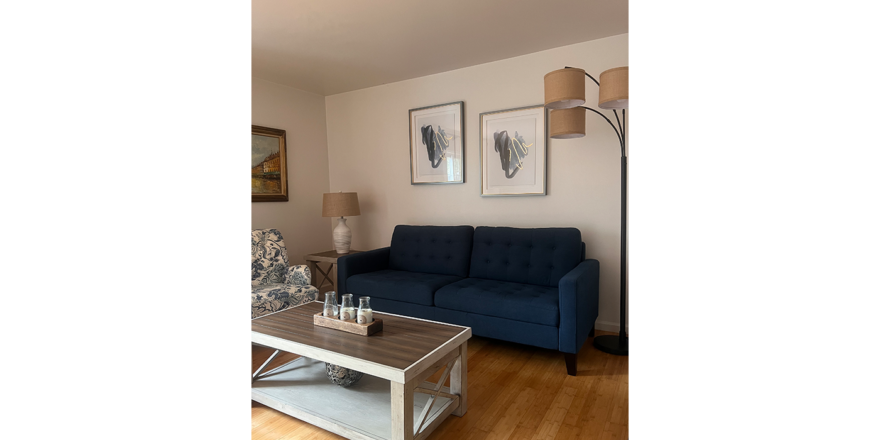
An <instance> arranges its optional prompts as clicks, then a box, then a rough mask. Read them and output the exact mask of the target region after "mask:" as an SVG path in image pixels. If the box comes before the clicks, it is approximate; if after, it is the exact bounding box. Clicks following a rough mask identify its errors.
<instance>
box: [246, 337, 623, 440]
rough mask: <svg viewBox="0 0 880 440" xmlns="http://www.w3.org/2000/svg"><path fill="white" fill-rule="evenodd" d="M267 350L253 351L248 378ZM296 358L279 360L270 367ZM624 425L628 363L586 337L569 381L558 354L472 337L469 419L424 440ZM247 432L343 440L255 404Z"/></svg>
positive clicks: (609, 430)
mask: <svg viewBox="0 0 880 440" xmlns="http://www.w3.org/2000/svg"><path fill="white" fill-rule="evenodd" d="M596 334H598V335H602V334H612V333H610V332H602V331H596ZM272 351H273V350H271V349H268V348H262V347H253V349H252V354H253V356H252V357H253V371H256V369H257V368H259V366H260V365H262V363H263V362H265V360H266V359H267V358H268V357H269V355H271V354H272ZM296 358H297V356H296V355H292V354H289V353H285V354H283V355H279V356H278V358H276V359H275V360H274V361H273V362H272V364H271V365H270V366H269V368H274V367H275V366H277V365H283V364H284V363H287V362H289V361H291V360H293V359H296ZM435 376H436V377H432V378H431V379H429V380H431V381H437V380H438V379H439V373H438V374H437V375H435ZM447 385H448V380H447ZM628 421H629V358H628V357H626V356H613V355H610V354H606V353H602V352H600V351H598V350H596V349H595V348H593V342H592V338H591V339H590V340H588V341H587V343H586V344H584V347H583V348H582V349H581V352H580V353H578V374H577V376H575V377H572V376H569V375H567V374H566V373H565V360H564V359H563V356H562V354H561V353H559V352H557V351H552V350H545V349H540V348H534V347H529V346H525V345H520V344H513V343H508V342H503V341H498V340H494V339H487V338H480V337H476V336H475V337H473V338H472V339H470V340H469V341H468V412H467V414H465V415H464V417H455V416H449V418H448V419H446V420H445V421H444V422H443V423H442V424H441V425H440V426H439V427H438V428H437V430H436V431H434V432H433V433H432V434H431V436H430V437H428V438H429V439H430V440H453V439H455V440H457V439H462V440H478V439H491V440H502V439H564V440H567V439H598V440H610V439H626V438H628V436H629V433H628ZM251 433H252V439H253V440H269V439H271V440H283V439H314V440H324V439H342V438H343V437H340V436H338V435H336V434H333V433H330V432H327V431H325V430H323V429H321V428H317V427H315V426H312V425H309V424H308V423H305V422H302V421H300V420H297V419H295V418H293V417H290V416H288V415H286V414H283V413H280V412H278V411H275V410H274V409H271V408H268V407H266V406H264V405H261V404H259V403H256V402H253V401H251Z"/></svg>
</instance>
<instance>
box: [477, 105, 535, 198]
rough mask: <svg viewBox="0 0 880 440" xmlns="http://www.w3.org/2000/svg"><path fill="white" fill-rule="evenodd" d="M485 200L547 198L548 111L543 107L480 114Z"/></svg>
mask: <svg viewBox="0 0 880 440" xmlns="http://www.w3.org/2000/svg"><path fill="white" fill-rule="evenodd" d="M480 163H481V165H482V169H481V172H480V176H481V178H482V189H481V191H480V195H483V196H543V195H546V194H547V111H546V110H545V109H544V106H543V105H534V106H531V107H521V108H514V109H509V110H498V111H494V112H486V113H481V114H480Z"/></svg>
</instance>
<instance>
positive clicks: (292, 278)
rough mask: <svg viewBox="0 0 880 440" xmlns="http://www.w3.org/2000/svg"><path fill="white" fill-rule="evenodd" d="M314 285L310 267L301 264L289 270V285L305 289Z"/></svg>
mask: <svg viewBox="0 0 880 440" xmlns="http://www.w3.org/2000/svg"><path fill="white" fill-rule="evenodd" d="M311 283H312V271H311V270H309V266H306V265H305V264H299V265H296V266H290V267H289V268H287V284H293V285H294V286H301V287H305V286H308V285H311Z"/></svg>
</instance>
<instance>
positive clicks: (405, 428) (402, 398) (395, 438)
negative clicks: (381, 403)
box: [391, 381, 415, 440]
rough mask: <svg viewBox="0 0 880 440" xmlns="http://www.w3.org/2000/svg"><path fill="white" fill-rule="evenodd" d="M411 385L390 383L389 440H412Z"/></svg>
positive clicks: (412, 391) (412, 387)
mask: <svg viewBox="0 0 880 440" xmlns="http://www.w3.org/2000/svg"><path fill="white" fill-rule="evenodd" d="M414 392H415V386H414V384H412V383H409V384H402V383H397V382H394V381H391V440H412V439H413V393H414Z"/></svg>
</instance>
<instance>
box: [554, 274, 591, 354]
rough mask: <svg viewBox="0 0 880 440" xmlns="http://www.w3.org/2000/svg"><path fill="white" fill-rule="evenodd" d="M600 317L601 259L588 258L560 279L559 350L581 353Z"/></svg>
mask: <svg viewBox="0 0 880 440" xmlns="http://www.w3.org/2000/svg"><path fill="white" fill-rule="evenodd" d="M598 317H599V261H597V260H584V261H582V262H581V264H579V265H577V266H576V267H575V268H574V269H572V270H571V271H570V272H569V273H567V274H565V276H563V277H562V279H560V280H559V351H561V352H564V353H577V352H578V350H580V348H581V346H582V345H584V342H585V341H586V340H587V337H588V335H589V333H590V330H592V329H593V326H594V325H595V324H596V318H598Z"/></svg>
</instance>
